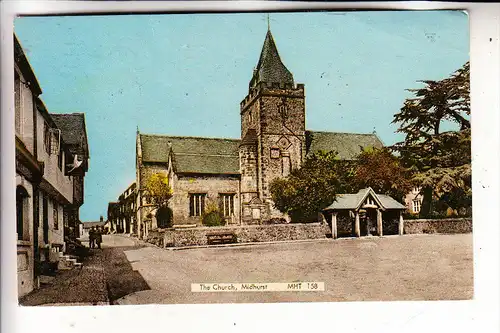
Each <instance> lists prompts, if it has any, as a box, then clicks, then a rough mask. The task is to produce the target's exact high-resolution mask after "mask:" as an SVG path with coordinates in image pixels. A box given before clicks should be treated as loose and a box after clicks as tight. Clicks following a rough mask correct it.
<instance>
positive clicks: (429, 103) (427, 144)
mask: <svg viewBox="0 0 500 333" xmlns="http://www.w3.org/2000/svg"><path fill="white" fill-rule="evenodd" d="M421 82H422V83H424V85H425V86H424V87H423V88H420V89H410V90H409V91H410V92H412V93H413V94H414V95H415V97H414V98H409V99H407V100H406V101H405V102H404V105H403V107H402V108H401V110H400V112H399V113H396V114H395V115H394V119H393V123H397V124H399V126H400V127H399V129H398V131H397V132H399V133H404V134H405V139H404V141H402V142H399V143H397V144H395V145H394V146H393V147H392V148H393V150H394V151H396V152H398V153H399V155H400V157H401V160H402V162H403V165H404V166H405V167H408V168H410V169H411V170H412V171H413V172H414V177H413V182H414V183H415V184H416V185H417V186H420V187H421V188H422V193H423V202H422V207H421V215H422V216H424V217H426V216H428V215H429V214H430V213H431V208H432V207H431V203H432V201H433V198H436V197H437V198H438V199H444V198H445V197H446V196H447V195H448V194H450V193H455V194H456V193H470V183H471V172H470V164H471V150H470V121H469V119H468V118H469V116H470V97H469V91H470V83H469V82H470V67H469V63H468V62H467V63H466V64H465V65H464V66H463V67H462V68H460V69H459V70H457V71H456V72H455V73H453V74H452V75H451V76H450V77H449V78H446V79H443V80H441V81H431V80H427V81H421ZM444 122H452V123H455V124H457V125H458V126H459V128H460V129H459V130H456V131H442V126H441V125H442V124H443V123H444ZM459 189H460V191H458V190H459ZM465 201H467V200H465ZM454 202H464V201H463V200H455V201H454ZM449 204H450V205H453V201H450V202H449Z"/></svg>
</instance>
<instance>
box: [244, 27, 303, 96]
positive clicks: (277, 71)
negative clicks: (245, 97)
mask: <svg viewBox="0 0 500 333" xmlns="http://www.w3.org/2000/svg"><path fill="white" fill-rule="evenodd" d="M260 82H266V83H280V84H291V85H293V75H292V73H290V71H289V70H288V69H287V68H286V67H285V65H283V62H281V58H280V56H279V53H278V48H277V47H276V44H275V43H274V38H273V35H272V34H271V30H268V31H267V34H266V39H265V40H264V45H263V46H262V51H261V53H260V58H259V62H258V63H257V68H256V69H255V70H254V73H253V77H252V79H251V80H250V88H252V87H255V86H256V85H257V84H259V83H260Z"/></svg>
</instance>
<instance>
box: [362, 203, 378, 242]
mask: <svg viewBox="0 0 500 333" xmlns="http://www.w3.org/2000/svg"><path fill="white" fill-rule="evenodd" d="M359 228H360V233H361V236H374V235H378V230H377V210H376V209H375V208H367V209H364V210H363V211H360V219H359Z"/></svg>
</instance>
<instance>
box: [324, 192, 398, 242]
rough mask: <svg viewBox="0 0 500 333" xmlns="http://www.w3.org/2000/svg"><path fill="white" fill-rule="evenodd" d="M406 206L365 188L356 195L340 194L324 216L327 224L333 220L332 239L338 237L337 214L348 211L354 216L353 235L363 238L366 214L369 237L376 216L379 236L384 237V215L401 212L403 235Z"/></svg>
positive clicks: (325, 210)
mask: <svg viewBox="0 0 500 333" xmlns="http://www.w3.org/2000/svg"><path fill="white" fill-rule="evenodd" d="M404 210H406V206H404V205H403V204H401V203H399V202H398V201H396V200H394V199H393V198H392V197H390V196H388V195H384V194H376V193H375V191H374V190H373V189H372V188H371V187H368V188H365V189H362V190H360V191H359V192H358V193H355V194H339V195H337V197H336V199H335V201H334V202H333V203H332V204H331V205H329V206H328V207H326V208H325V209H323V211H322V215H323V218H324V219H325V222H326V221H327V219H328V218H330V219H331V220H330V221H331V228H332V237H333V238H337V237H338V231H337V214H338V213H339V212H343V211H344V212H345V211H348V212H349V215H350V216H354V226H353V234H354V236H356V237H360V236H361V228H360V215H361V214H364V215H365V216H366V219H367V221H368V222H367V235H370V232H371V228H370V226H371V224H370V222H371V216H376V221H377V224H376V225H377V234H378V236H382V235H383V234H384V232H383V224H384V221H383V213H384V212H389V211H399V224H398V233H399V234H400V235H402V234H403V228H404V224H403V211H404Z"/></svg>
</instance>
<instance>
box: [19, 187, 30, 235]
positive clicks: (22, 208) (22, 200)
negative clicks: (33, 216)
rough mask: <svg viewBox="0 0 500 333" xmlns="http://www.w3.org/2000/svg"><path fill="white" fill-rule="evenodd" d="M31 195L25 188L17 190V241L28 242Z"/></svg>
mask: <svg viewBox="0 0 500 333" xmlns="http://www.w3.org/2000/svg"><path fill="white" fill-rule="evenodd" d="M28 198H29V194H28V191H26V189H25V188H24V187H23V186H20V185H19V186H17V188H16V219H17V239H18V240H28V239H29V233H28V231H29V230H28V226H29V224H28V222H27V221H28V212H27V203H28Z"/></svg>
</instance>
